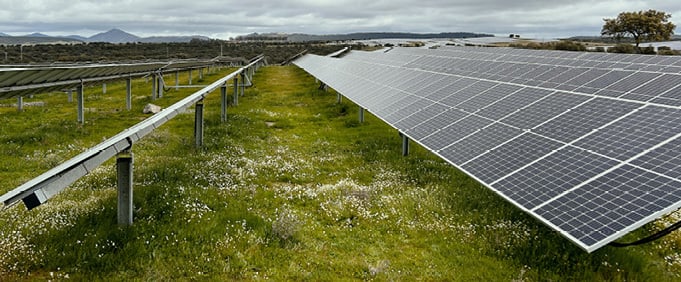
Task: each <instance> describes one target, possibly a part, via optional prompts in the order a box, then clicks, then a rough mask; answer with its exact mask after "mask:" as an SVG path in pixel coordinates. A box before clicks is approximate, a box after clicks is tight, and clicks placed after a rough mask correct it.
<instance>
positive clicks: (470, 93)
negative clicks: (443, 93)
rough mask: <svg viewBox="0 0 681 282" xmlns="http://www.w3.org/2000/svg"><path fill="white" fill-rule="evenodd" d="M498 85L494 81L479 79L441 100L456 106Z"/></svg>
mask: <svg viewBox="0 0 681 282" xmlns="http://www.w3.org/2000/svg"><path fill="white" fill-rule="evenodd" d="M496 85H497V83H494V82H488V81H477V82H475V83H473V84H471V85H468V86H467V87H464V88H461V89H460V90H459V91H456V92H454V93H452V94H450V95H449V96H447V97H445V98H444V99H442V100H440V102H441V103H443V104H445V105H448V106H452V107H456V106H458V105H459V104H461V103H463V102H466V101H468V100H469V99H471V98H473V97H475V96H477V95H481V94H482V93H484V92H485V91H487V90H489V89H491V88H492V87H494V86H496Z"/></svg>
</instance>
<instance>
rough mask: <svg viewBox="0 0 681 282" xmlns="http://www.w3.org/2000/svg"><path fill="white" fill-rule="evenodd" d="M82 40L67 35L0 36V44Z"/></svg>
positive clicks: (70, 42)
mask: <svg viewBox="0 0 681 282" xmlns="http://www.w3.org/2000/svg"><path fill="white" fill-rule="evenodd" d="M79 43H83V42H82V41H79V40H76V39H73V38H67V37H52V36H48V37H44V36H0V45H20V44H27V45H35V44H79Z"/></svg>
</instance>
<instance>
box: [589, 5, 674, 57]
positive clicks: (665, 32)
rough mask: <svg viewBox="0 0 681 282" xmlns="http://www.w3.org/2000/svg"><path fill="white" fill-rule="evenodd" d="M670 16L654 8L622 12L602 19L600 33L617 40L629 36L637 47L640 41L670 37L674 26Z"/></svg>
mask: <svg viewBox="0 0 681 282" xmlns="http://www.w3.org/2000/svg"><path fill="white" fill-rule="evenodd" d="M671 16H672V15H671V14H667V13H665V12H661V11H656V10H648V11H638V12H622V13H620V14H619V15H618V16H617V18H614V19H603V20H604V21H605V24H603V29H602V30H601V35H603V36H611V37H614V38H615V39H617V40H619V39H622V38H624V37H629V36H631V37H632V38H633V39H634V42H636V49H639V44H640V43H641V42H642V41H661V40H669V39H670V38H671V36H672V35H673V34H674V28H676V25H674V24H673V23H671V22H669V18H671ZM639 50H640V49H639Z"/></svg>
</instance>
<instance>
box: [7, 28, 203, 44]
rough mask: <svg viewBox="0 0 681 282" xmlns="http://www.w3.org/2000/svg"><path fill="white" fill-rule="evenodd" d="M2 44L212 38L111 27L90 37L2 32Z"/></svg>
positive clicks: (178, 40)
mask: <svg viewBox="0 0 681 282" xmlns="http://www.w3.org/2000/svg"><path fill="white" fill-rule="evenodd" d="M0 37H2V38H0V44H4V45H16V44H54V43H83V42H86V43H92V42H104V43H115V44H120V43H138V42H141V43H188V42H190V41H192V40H193V39H199V40H210V38H209V37H206V36H201V35H192V36H151V37H139V36H137V35H134V34H132V33H129V32H126V31H123V30H121V29H117V28H114V29H111V30H108V31H105V32H101V33H97V34H95V35H93V36H90V37H85V36H81V35H68V36H49V35H45V34H42V33H37V32H36V33H32V34H29V35H25V36H11V35H9V34H5V33H0Z"/></svg>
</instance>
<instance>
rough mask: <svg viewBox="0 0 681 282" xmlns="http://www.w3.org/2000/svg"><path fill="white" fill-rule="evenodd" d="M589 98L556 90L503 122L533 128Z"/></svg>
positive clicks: (523, 127)
mask: <svg viewBox="0 0 681 282" xmlns="http://www.w3.org/2000/svg"><path fill="white" fill-rule="evenodd" d="M588 99H590V97H588V96H582V95H574V94H568V93H564V92H556V93H553V94H551V95H550V96H548V97H546V98H544V99H542V100H540V101H538V102H536V103H534V104H532V105H530V106H528V107H526V108H523V109H521V110H519V111H518V112H516V113H514V114H512V115H510V116H508V117H506V118H504V119H503V120H501V122H503V123H506V124H510V125H512V126H515V127H518V128H522V129H531V128H534V127H536V126H538V125H540V124H542V123H544V122H546V121H548V120H549V119H551V118H554V117H556V116H558V115H560V114H562V113H564V112H565V111H567V110H568V109H570V108H573V107H577V106H578V105H579V104H581V103H584V102H586V101H587V100H588Z"/></svg>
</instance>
